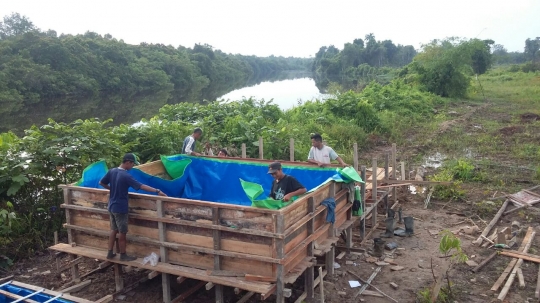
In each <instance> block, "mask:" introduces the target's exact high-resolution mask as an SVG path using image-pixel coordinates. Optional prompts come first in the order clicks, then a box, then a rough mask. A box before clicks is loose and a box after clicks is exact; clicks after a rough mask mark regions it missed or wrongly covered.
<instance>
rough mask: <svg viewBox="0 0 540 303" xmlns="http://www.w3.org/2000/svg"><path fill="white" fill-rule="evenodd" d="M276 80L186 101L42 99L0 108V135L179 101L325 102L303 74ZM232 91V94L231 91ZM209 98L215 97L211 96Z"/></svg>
mask: <svg viewBox="0 0 540 303" xmlns="http://www.w3.org/2000/svg"><path fill="white" fill-rule="evenodd" d="M274 79H279V80H273V81H262V82H261V81H258V82H259V83H258V84H255V85H250V86H246V87H243V88H240V89H234V88H231V89H229V91H230V92H228V93H226V94H223V93H224V92H226V91H227V90H225V91H224V92H222V93H219V92H214V93H208V92H206V95H203V96H200V95H199V96H188V97H186V98H182V97H178V96H176V95H174V92H167V91H160V92H151V93H138V94H126V93H117V94H111V93H106V94H105V93H103V94H99V95H96V96H91V97H81V96H64V97H61V98H53V99H47V100H41V101H40V102H37V103H34V104H19V105H16V106H12V108H9V109H8V108H0V117H1V119H0V132H6V131H10V130H11V131H13V132H14V133H16V134H18V135H23V134H24V132H23V131H24V130H25V129H28V128H30V127H31V126H32V125H36V126H41V125H44V124H47V119H48V118H52V119H53V120H55V121H58V122H66V123H69V122H72V121H75V120H77V119H88V118H99V119H101V120H105V119H113V122H112V124H115V125H118V124H121V123H136V122H138V121H140V120H141V119H142V118H151V117H153V116H154V115H156V114H157V113H158V111H159V109H160V108H161V107H162V106H163V105H165V104H175V103H178V102H199V101H198V100H202V99H203V98H206V99H207V100H216V99H218V100H221V99H225V100H231V101H233V100H241V99H242V98H244V97H245V98H249V97H254V98H256V99H264V100H266V101H269V100H271V99H273V102H274V103H275V104H278V105H279V107H280V108H281V109H284V110H285V109H289V108H291V107H293V106H295V105H297V104H299V102H300V101H307V100H313V99H324V98H325V97H326V95H324V94H321V93H320V92H319V89H318V88H317V87H316V86H315V81H314V80H313V79H311V78H309V77H306V76H305V74H304V75H302V76H298V75H292V76H290V78H289V79H284V76H281V77H278V78H274ZM231 90H232V91H231ZM212 95H213V96H214V97H212ZM220 95H221V97H217V98H216V96H220Z"/></svg>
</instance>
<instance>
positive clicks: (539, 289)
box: [534, 264, 540, 299]
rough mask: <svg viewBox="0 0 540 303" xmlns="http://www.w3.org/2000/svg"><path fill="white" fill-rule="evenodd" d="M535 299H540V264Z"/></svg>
mask: <svg viewBox="0 0 540 303" xmlns="http://www.w3.org/2000/svg"><path fill="white" fill-rule="evenodd" d="M534 297H535V298H537V299H538V298H540V264H538V277H537V278H536V290H535V291H534Z"/></svg>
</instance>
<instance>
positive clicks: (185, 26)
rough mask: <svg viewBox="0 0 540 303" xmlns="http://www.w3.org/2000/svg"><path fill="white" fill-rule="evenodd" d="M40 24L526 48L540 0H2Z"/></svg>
mask: <svg viewBox="0 0 540 303" xmlns="http://www.w3.org/2000/svg"><path fill="white" fill-rule="evenodd" d="M11 12H18V13H20V14H22V15H25V16H27V17H29V18H30V19H31V20H32V21H33V22H34V24H35V25H36V26H38V27H39V28H41V29H42V30H47V29H54V30H56V31H57V32H58V33H59V34H60V33H66V34H67V33H69V34H79V33H84V32H86V31H88V30H90V31H94V32H97V33H99V34H102V35H104V34H107V33H109V34H111V35H113V37H115V38H118V39H123V40H124V41H125V42H126V43H130V44H139V43H141V42H147V43H163V44H170V45H173V46H178V45H183V46H187V47H193V45H194V44H195V43H207V44H210V45H212V46H213V47H215V48H218V49H221V50H223V51H224V52H227V53H240V54H245V55H257V56H268V55H276V56H297V57H309V56H310V55H311V56H313V55H314V54H315V53H316V52H317V50H318V49H319V48H320V47H321V46H323V45H332V44H333V45H335V46H336V47H338V48H342V47H343V44H344V43H346V42H351V41H352V40H353V39H355V38H363V37H364V36H365V35H366V34H368V33H374V34H375V37H376V38H377V40H386V39H390V40H392V41H394V43H396V44H398V43H399V44H410V45H413V46H414V47H415V48H419V47H420V46H421V44H422V43H427V42H429V41H431V40H432V39H435V38H438V39H441V38H445V37H449V36H459V37H467V38H474V37H478V38H480V39H488V38H489V39H493V40H495V42H496V43H499V44H503V45H504V46H505V47H506V48H507V49H508V50H510V51H523V47H524V44H525V43H524V41H525V39H527V38H534V37H538V36H540V0H513V1H501V0H452V1H450V0H446V1H441V0H407V1H403V0H392V1H390V0H386V1H385V0H380V1H364V0H351V1H346V0H334V1H320V0H311V1H304V0H288V1H285V0H272V1H263V0H212V1H208V0H192V1H180V0H177V1H172V0H170V1H165V0H153V1H148V0H146V1H140V0H131V1H115V0H107V1H105V0H92V1H77V0H46V1H45V0H2V1H1V4H0V15H1V16H5V15H8V14H11Z"/></svg>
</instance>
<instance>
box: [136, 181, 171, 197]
mask: <svg viewBox="0 0 540 303" xmlns="http://www.w3.org/2000/svg"><path fill="white" fill-rule="evenodd" d="M141 189H142V190H146V191H149V192H152V193H157V194H158V195H160V196H163V197H167V195H166V194H165V193H164V192H162V191H161V190H160V189H157V188H153V187H151V186H148V185H144V184H142V185H141Z"/></svg>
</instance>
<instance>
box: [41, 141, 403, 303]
mask: <svg viewBox="0 0 540 303" xmlns="http://www.w3.org/2000/svg"><path fill="white" fill-rule="evenodd" d="M290 144H291V145H290V150H291V153H290V161H282V164H283V165H285V166H308V164H306V163H305V162H294V141H293V139H291V141H290ZM353 151H354V163H353V166H354V168H355V169H356V170H357V171H360V173H361V176H362V179H363V180H366V183H362V186H361V188H362V189H361V190H362V201H361V202H362V209H363V210H364V212H363V214H362V215H361V216H359V217H358V216H353V215H352V203H349V195H354V193H353V192H351V191H350V190H349V188H348V186H346V185H344V184H343V183H337V182H334V181H331V182H328V183H326V184H325V185H324V186H322V187H320V188H318V189H317V190H316V191H314V192H311V193H309V194H307V195H304V196H302V197H301V198H299V199H298V200H297V201H295V202H294V203H292V204H290V205H289V206H287V207H285V208H282V209H279V210H270V209H261V208H255V207H246V206H239V205H231V204H225V203H217V202H209V201H198V200H190V199H182V198H171V197H160V196H152V195H145V194H137V193H130V194H129V232H128V236H127V240H128V245H127V253H128V254H132V255H135V256H137V257H138V259H137V260H136V261H130V262H125V261H120V259H119V258H118V257H116V258H114V259H106V254H107V242H108V235H109V214H108V211H107V203H108V198H109V191H108V190H103V189H95V188H85V187H79V186H75V185H74V184H71V185H63V186H60V187H61V188H62V189H63V192H64V204H63V205H62V208H64V209H65V212H66V224H65V225H64V226H65V228H67V234H68V242H69V243H68V244H64V243H60V244H56V245H54V246H52V247H50V249H52V250H56V251H59V252H64V253H67V254H69V255H70V258H71V260H72V262H71V263H70V264H71V275H72V279H73V281H72V282H79V281H80V275H79V272H78V265H77V264H78V262H75V260H77V259H80V257H86V258H92V259H98V260H103V261H106V262H104V263H108V264H112V265H113V266H114V273H115V281H116V290H117V292H116V293H115V294H113V295H112V296H115V295H116V294H121V293H122V289H123V288H124V283H123V278H122V265H124V266H128V267H134V268H140V269H146V270H149V271H151V272H150V273H149V275H148V278H149V279H151V278H153V277H155V276H157V275H159V274H161V276H162V287H163V302H167V303H168V302H180V301H182V300H184V299H185V298H186V297H187V296H189V295H190V294H191V293H193V292H194V291H196V290H197V289H199V288H201V287H203V286H205V285H206V289H207V290H210V289H211V288H214V289H215V298H216V302H218V303H222V302H224V298H223V286H228V287H234V288H235V293H237V294H238V293H239V290H245V291H247V293H246V294H245V295H244V296H243V297H242V298H241V299H240V300H239V301H238V302H246V301H247V300H248V299H249V298H250V297H252V296H253V295H255V294H260V298H261V299H262V300H265V299H267V298H268V297H269V296H271V295H272V294H275V295H276V302H278V303H279V302H285V297H289V296H290V295H291V289H287V288H285V286H286V285H287V284H292V283H294V282H295V281H296V280H297V279H298V278H299V277H300V276H301V275H304V281H305V285H304V286H305V289H304V293H303V294H302V295H301V296H300V297H299V298H298V299H297V300H296V302H302V300H304V299H305V298H313V297H314V289H315V287H316V286H317V285H318V284H319V281H320V279H321V278H324V276H326V275H333V274H334V259H335V249H336V245H337V242H338V240H339V238H340V236H342V237H343V239H344V240H345V246H344V247H341V246H340V249H341V248H343V249H345V250H346V251H347V252H349V251H350V249H351V248H352V244H353V241H352V238H353V226H354V225H355V223H356V222H357V221H358V220H359V221H360V234H361V237H362V243H364V242H365V241H366V239H368V238H369V236H370V235H371V234H372V233H373V231H374V230H376V227H377V209H378V208H386V209H388V207H389V204H388V203H389V198H390V197H393V199H394V201H396V199H397V197H396V186H400V185H401V184H399V183H402V181H401V182H400V181H394V182H392V181H393V180H396V178H395V170H394V169H393V167H395V163H396V145H395V144H393V146H392V150H391V151H388V152H386V153H385V154H384V168H379V167H377V158H373V159H372V164H373V165H372V169H371V172H370V171H369V170H368V169H366V167H365V166H362V167H361V168H360V169H359V167H358V166H359V164H358V147H357V144H356V143H355V144H354V147H353ZM390 157H391V159H390ZM228 160H231V161H235V160H239V161H244V162H246V161H247V162H254V163H268V164H269V163H271V162H272V161H269V160H264V157H263V142H262V138H260V139H259V159H252V158H246V147H245V145H244V144H242V158H237V159H235V158H228ZM390 161H391V163H392V166H390ZM402 166H403V165H402ZM311 167H312V166H311ZM137 168H139V169H140V170H142V171H144V172H146V173H148V174H151V175H162V174H166V172H165V168H164V166H163V164H162V163H161V161H155V162H151V163H147V164H143V165H140V166H138V167H137ZM402 173H403V172H402ZM373 176H375V177H373ZM392 179H393V180H392ZM387 183H398V184H393V185H390V186H387V185H385V184H387ZM373 188H375V189H376V190H375V191H373V190H372V189H373ZM330 197H333V198H334V199H335V202H336V207H335V223H334V224H331V223H328V222H326V207H325V206H323V205H321V202H322V201H323V200H325V199H327V198H330ZM381 202H382V203H381ZM395 205H396V204H394V206H395ZM379 206H383V207H379ZM369 219H371V227H372V228H371V231H370V232H369V233H368V234H367V235H365V232H364V231H365V227H366V223H365V222H366V221H367V220H369ZM152 252H156V253H157V254H158V255H159V256H160V262H158V263H157V265H156V266H152V265H151V264H149V263H147V264H144V265H143V264H142V258H143V257H144V256H147V255H149V254H151V253H152ZM317 257H324V258H325V261H326V262H325V268H326V270H325V271H323V272H322V277H317V279H315V272H314V265H315V264H316V258H317ZM173 276H177V278H176V281H177V282H178V283H181V282H183V281H185V280H186V279H196V280H199V281H201V282H199V284H197V285H196V286H195V287H192V288H191V289H189V290H188V291H186V292H185V293H183V294H180V295H179V296H178V297H176V298H174V299H173V298H172V297H171V280H173ZM112 296H111V295H109V296H108V297H112ZM103 299H105V298H103ZM103 299H102V300H103ZM105 301H106V300H103V301H101V300H100V302H105Z"/></svg>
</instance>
